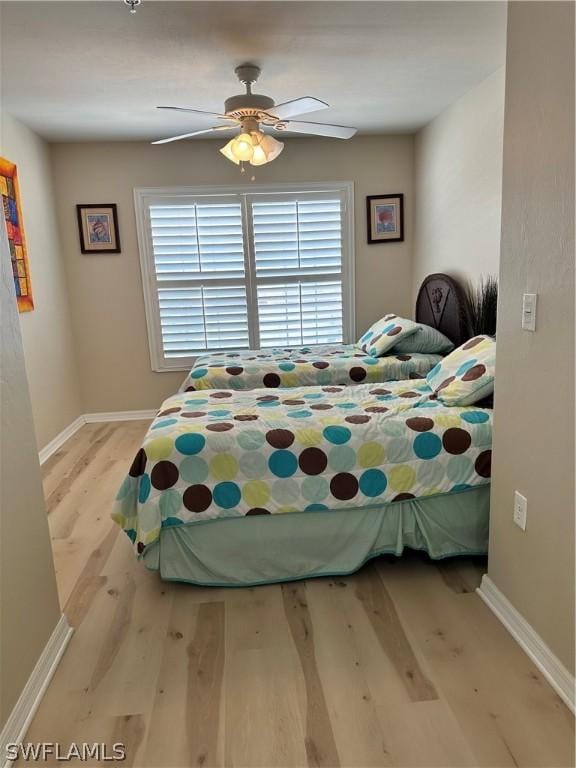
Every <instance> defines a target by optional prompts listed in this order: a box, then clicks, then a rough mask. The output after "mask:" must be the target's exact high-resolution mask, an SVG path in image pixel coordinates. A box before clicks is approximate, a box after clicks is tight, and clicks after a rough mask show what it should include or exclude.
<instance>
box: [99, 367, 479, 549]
mask: <svg viewBox="0 0 576 768" xmlns="http://www.w3.org/2000/svg"><path fill="white" fill-rule="evenodd" d="M491 423H492V414H491V411H490V410H488V409H481V408H476V407H472V406H469V407H465V408H457V407H447V406H444V405H443V404H442V403H441V402H440V401H438V400H437V399H434V395H432V392H431V390H430V389H429V388H428V387H427V385H426V384H425V383H422V382H411V381H400V382H389V383H388V384H386V386H382V385H372V384H360V385H358V386H355V387H342V386H335V385H329V386H325V387H300V388H298V387H296V388H292V389H278V390H276V391H275V392H270V390H266V389H257V390H252V391H247V392H236V391H230V390H211V391H206V392H197V393H179V394H177V395H175V396H173V397H171V398H169V399H168V400H166V402H165V403H164V404H163V406H162V408H161V410H160V412H159V413H158V416H157V417H156V419H155V420H154V422H153V423H152V425H151V426H150V429H149V431H148V433H147V435H146V437H145V440H144V443H143V446H142V448H141V449H140V450H139V451H138V453H137V455H136V457H135V458H134V461H133V463H132V466H131V467H130V470H129V473H128V475H127V476H126V478H125V480H124V482H123V483H122V486H121V488H120V490H119V492H118V496H117V499H116V502H115V508H114V511H113V518H114V519H115V520H116V522H117V523H118V524H119V525H121V526H122V528H123V529H124V530H125V532H126V533H127V535H128V536H129V537H130V539H131V540H132V542H133V545H134V548H135V551H136V553H137V554H138V555H139V556H142V555H143V554H144V553H145V552H146V550H147V548H148V547H150V546H152V545H154V544H155V543H156V542H157V541H158V539H159V537H160V532H161V531H162V530H163V529H165V528H169V527H173V526H174V527H176V526H190V527H193V526H198V525H200V524H206V523H210V522H214V521H219V520H222V519H228V518H246V517H251V516H257V515H283V514H290V513H308V512H319V511H322V512H330V511H334V510H344V509H359V508H365V507H366V508H367V507H375V506H378V505H382V504H385V503H389V502H395V501H404V500H408V499H414V498H424V497H430V496H437V495H440V494H446V493H452V492H460V491H463V490H467V489H469V488H473V487H477V486H481V485H486V484H488V483H489V481H490V472H491V441H492V430H491Z"/></svg>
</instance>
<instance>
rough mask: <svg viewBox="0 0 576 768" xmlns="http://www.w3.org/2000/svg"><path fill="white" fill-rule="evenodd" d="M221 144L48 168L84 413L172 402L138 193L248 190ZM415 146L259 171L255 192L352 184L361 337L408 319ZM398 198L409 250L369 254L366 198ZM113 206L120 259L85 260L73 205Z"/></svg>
mask: <svg viewBox="0 0 576 768" xmlns="http://www.w3.org/2000/svg"><path fill="white" fill-rule="evenodd" d="M221 144H222V142H218V141H190V142H180V143H178V144H172V145H167V146H163V147H162V146H159V147H152V146H150V145H149V144H143V143H128V142H126V143H121V142H119V143H113V144H60V145H55V146H54V147H53V168H54V178H55V189H56V196H57V201H58V215H59V220H60V231H61V235H62V246H63V251H64V256H65V260H66V268H67V274H68V282H69V286H70V300H71V304H72V317H73V325H74V330H75V333H76V336H77V338H78V340H79V341H80V344H79V346H78V360H79V368H80V371H81V379H82V393H83V400H84V408H85V410H86V411H88V412H92V411H118V410H129V409H141V408H155V407H157V406H158V405H159V404H160V403H161V401H162V400H163V399H164V398H165V397H167V396H168V395H169V394H171V393H173V392H174V391H175V390H176V389H177V388H178V386H179V385H180V383H181V380H182V379H183V374H182V373H172V372H170V373H154V372H152V370H151V366H150V356H149V352H148V340H147V335H146V321H145V315H144V300H143V296H142V283H141V277H140V263H139V257H138V250H137V244H136V225H135V218H134V202H133V189H134V187H141V186H156V187H161V186H174V185H201V184H227V185H231V184H240V183H245V179H244V178H243V177H242V176H241V175H240V173H239V170H238V168H237V167H236V166H234V165H233V164H232V163H230V162H228V161H226V160H225V159H224V158H222V157H221V156H220V155H219V153H218V147H219V146H220V145H221ZM412 153H413V138H412V136H386V137H359V138H355V139H352V140H350V141H347V142H338V141H336V140H332V141H331V140H326V139H321V140H315V139H296V140H291V141H290V140H287V141H286V147H285V150H284V152H283V154H282V155H281V156H280V158H278V160H276V161H275V162H274V163H272V164H271V165H270V166H269V167H266V168H261V169H257V171H256V175H257V181H256V182H255V185H254V186H255V188H257V186H258V183H280V182H306V181H320V182H321V181H349V180H351V181H354V183H355V198H356V328H357V331H361V330H364V329H365V328H366V327H368V326H369V325H370V324H371V323H372V322H373V321H374V320H376V319H377V318H379V317H381V316H382V314H384V313H385V312H388V311H392V312H397V313H400V314H407V313H409V312H410V311H411V301H410V291H411V251H412V220H413V216H414V206H413V194H412V179H413V163H412V160H413V156H412ZM387 192H404V194H405V195H406V197H405V203H406V224H407V231H406V241H405V242H404V243H394V244H387V245H371V246H369V245H367V244H366V224H365V216H366V214H365V197H366V195H370V194H381V193H387ZM90 202H95V203H108V202H116V203H118V212H119V219H120V235H121V239H122V254H120V255H112V254H111V255H103V256H102V255H98V256H83V255H82V254H81V253H80V250H79V245H78V232H77V227H76V218H75V216H76V214H75V209H74V206H75V204H76V203H90Z"/></svg>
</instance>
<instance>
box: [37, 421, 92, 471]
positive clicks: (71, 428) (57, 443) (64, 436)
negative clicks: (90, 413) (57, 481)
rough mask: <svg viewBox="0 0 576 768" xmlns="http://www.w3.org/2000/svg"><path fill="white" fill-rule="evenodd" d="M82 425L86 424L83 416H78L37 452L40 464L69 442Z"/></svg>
mask: <svg viewBox="0 0 576 768" xmlns="http://www.w3.org/2000/svg"><path fill="white" fill-rule="evenodd" d="M84 424H86V421H85V419H84V416H82V415H81V416H78V418H77V419H74V421H73V422H72V424H69V425H68V426H67V427H66V429H63V430H62V432H60V434H59V435H56V437H55V438H54V439H53V440H50V442H49V443H48V444H47V445H45V446H44V448H42V450H41V451H38V457H39V459H40V464H44V462H45V461H48V459H49V458H50V456H52V454H54V453H56V451H57V450H58V449H59V448H61V447H62V446H63V445H64V443H65V442H66V440H69V439H70V438H71V437H72V435H73V434H74V433H75V432H78V430H79V429H80V427H82V426H84Z"/></svg>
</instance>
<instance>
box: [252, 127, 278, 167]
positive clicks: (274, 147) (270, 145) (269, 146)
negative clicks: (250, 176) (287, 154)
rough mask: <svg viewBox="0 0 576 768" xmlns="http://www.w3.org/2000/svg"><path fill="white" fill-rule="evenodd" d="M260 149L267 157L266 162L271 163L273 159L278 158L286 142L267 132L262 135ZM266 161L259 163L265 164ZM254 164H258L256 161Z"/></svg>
mask: <svg viewBox="0 0 576 768" xmlns="http://www.w3.org/2000/svg"><path fill="white" fill-rule="evenodd" d="M258 149H261V150H262V152H263V153H264V155H265V157H266V162H267V163H271V162H272V160H276V158H277V157H278V155H279V154H280V153H281V152H282V150H283V149H284V142H283V141H278V139H275V138H274V136H268V135H266V134H263V135H262V141H261V142H260V144H259V145H258ZM263 164H264V163H258V165H263ZM253 165H256V163H253Z"/></svg>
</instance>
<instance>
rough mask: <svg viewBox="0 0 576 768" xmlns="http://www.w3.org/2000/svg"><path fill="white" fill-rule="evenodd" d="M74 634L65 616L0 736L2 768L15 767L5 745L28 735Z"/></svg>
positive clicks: (61, 619)
mask: <svg viewBox="0 0 576 768" xmlns="http://www.w3.org/2000/svg"><path fill="white" fill-rule="evenodd" d="M73 632H74V630H73V629H72V627H71V626H70V625H69V624H68V620H67V619H66V616H64V614H62V616H61V617H60V621H59V622H58V624H56V626H55V628H54V631H53V632H52V634H51V636H50V639H49V640H48V642H47V643H46V645H45V647H44V650H43V651H42V653H41V654H40V658H39V659H38V661H37V662H36V666H35V667H34V669H33V670H32V674H31V675H30V677H29V678H28V682H27V683H26V685H25V686H24V690H23V691H22V693H21V694H20V697H19V698H18V701H17V702H16V705H15V706H14V709H13V710H12V712H11V714H10V716H9V718H8V720H7V721H6V724H5V725H4V728H3V729H2V732H1V733H0V765H2V766H3V768H9V766H11V765H12V761H6V745H7V744H18V743H19V742H21V741H22V740H23V739H24V737H25V736H26V731H27V730H28V726H29V725H30V722H31V721H32V718H33V717H34V715H35V714H36V710H37V709H38V706H39V704H40V702H41V700H42V697H43V696H44V693H45V692H46V689H47V688H48V684H49V683H50V680H51V679H52V676H53V674H54V672H55V671H56V668H57V666H58V663H59V662H60V659H61V658H62V654H63V653H64V651H65V650H66V646H67V645H68V642H69V640H70V638H71V636H72V633H73Z"/></svg>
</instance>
